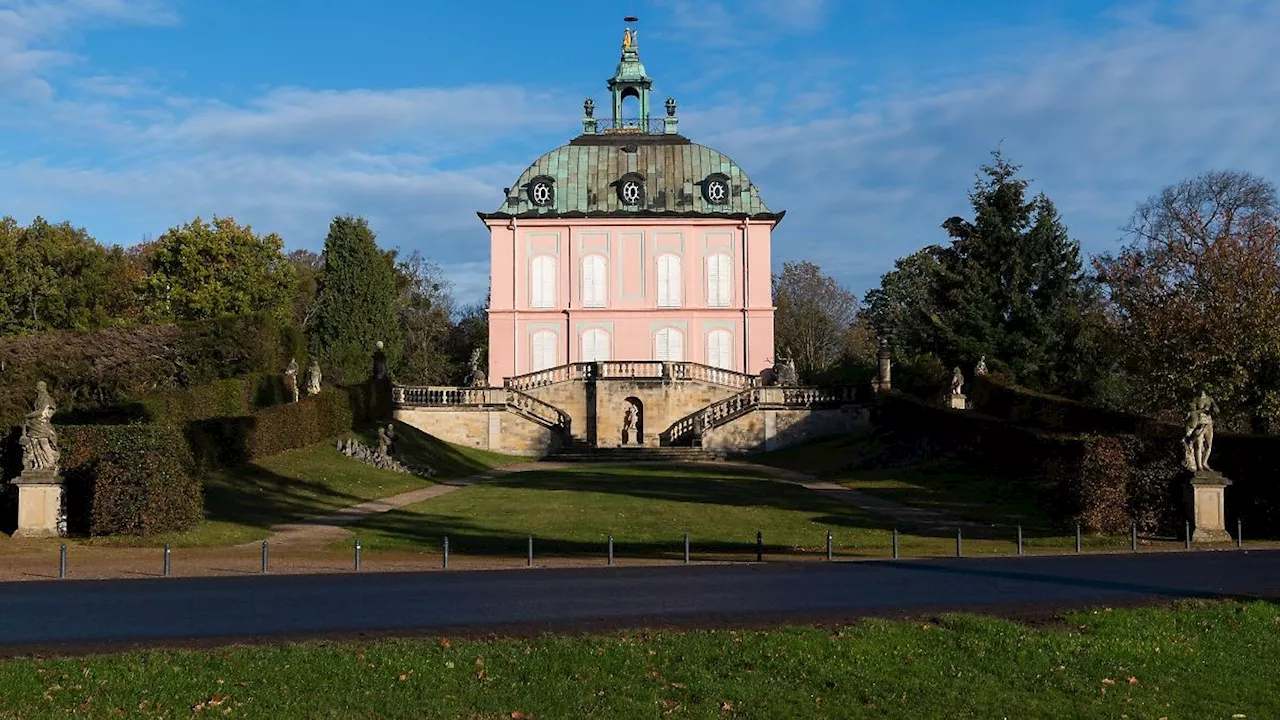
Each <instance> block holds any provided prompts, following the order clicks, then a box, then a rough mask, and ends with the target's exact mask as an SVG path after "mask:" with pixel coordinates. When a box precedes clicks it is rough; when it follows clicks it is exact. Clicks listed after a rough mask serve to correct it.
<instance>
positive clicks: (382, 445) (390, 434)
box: [378, 423, 396, 457]
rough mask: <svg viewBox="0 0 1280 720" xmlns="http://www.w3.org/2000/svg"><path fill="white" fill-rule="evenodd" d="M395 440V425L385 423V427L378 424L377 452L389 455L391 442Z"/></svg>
mask: <svg viewBox="0 0 1280 720" xmlns="http://www.w3.org/2000/svg"><path fill="white" fill-rule="evenodd" d="M395 441H396V427H395V425H392V424H391V423H387V426H386V427H383V426H381V425H379V426H378V454H379V455H385V456H387V457H391V444H392V443H394V442H395Z"/></svg>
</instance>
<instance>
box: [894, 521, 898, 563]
mask: <svg viewBox="0 0 1280 720" xmlns="http://www.w3.org/2000/svg"><path fill="white" fill-rule="evenodd" d="M893 559H894V560H897V559H898V528H894V529H893Z"/></svg>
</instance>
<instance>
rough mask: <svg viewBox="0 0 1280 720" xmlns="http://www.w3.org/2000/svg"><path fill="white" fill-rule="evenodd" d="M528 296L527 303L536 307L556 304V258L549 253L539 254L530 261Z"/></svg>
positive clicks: (547, 306)
mask: <svg viewBox="0 0 1280 720" xmlns="http://www.w3.org/2000/svg"><path fill="white" fill-rule="evenodd" d="M529 298H530V303H529V304H530V305H532V306H533V307H536V308H553V307H555V306H556V259H555V258H553V257H551V256H550V255H539V256H537V257H535V258H534V259H533V260H532V261H531V262H530V266H529Z"/></svg>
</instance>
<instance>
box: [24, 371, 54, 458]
mask: <svg viewBox="0 0 1280 720" xmlns="http://www.w3.org/2000/svg"><path fill="white" fill-rule="evenodd" d="M57 410H58V408H57V407H56V406H55V405H54V404H53V398H51V397H50V396H49V389H48V386H47V385H46V384H45V382H44V381H43V380H41V381H40V382H38V383H36V401H35V405H34V407H33V408H32V410H31V412H29V413H27V414H26V416H25V417H24V418H23V422H22V436H21V437H20V438H19V439H18V444H19V445H20V446H21V447H22V468H23V472H24V473H25V472H27V471H35V472H40V473H51V474H55V475H56V474H57V472H58V460H59V458H60V456H61V453H60V451H59V449H58V434H57V432H56V431H54V429H53V414H54V413H55V412H57Z"/></svg>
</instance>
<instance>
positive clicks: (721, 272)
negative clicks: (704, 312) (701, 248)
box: [707, 255, 733, 307]
mask: <svg viewBox="0 0 1280 720" xmlns="http://www.w3.org/2000/svg"><path fill="white" fill-rule="evenodd" d="M732 283H733V266H732V265H730V264H729V256H728V255H712V256H710V257H708V258H707V307H729V298H730V295H731V294H732V293H731V292H730V289H731V287H732Z"/></svg>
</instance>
